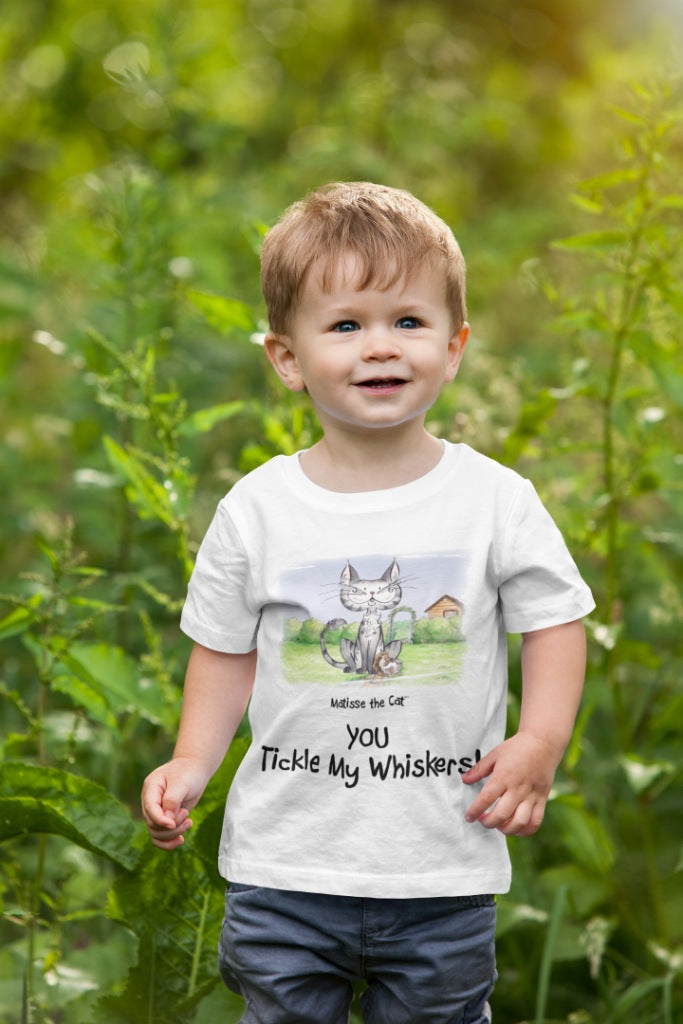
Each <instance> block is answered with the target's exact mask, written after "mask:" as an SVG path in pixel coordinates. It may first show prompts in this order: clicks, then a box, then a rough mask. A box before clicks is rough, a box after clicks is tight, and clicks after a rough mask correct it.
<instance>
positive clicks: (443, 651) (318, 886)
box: [142, 183, 593, 1024]
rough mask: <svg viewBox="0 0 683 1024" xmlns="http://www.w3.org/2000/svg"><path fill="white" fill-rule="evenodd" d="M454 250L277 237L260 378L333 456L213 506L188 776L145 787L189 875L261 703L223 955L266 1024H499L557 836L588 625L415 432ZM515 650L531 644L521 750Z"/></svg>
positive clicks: (385, 224) (354, 225)
mask: <svg viewBox="0 0 683 1024" xmlns="http://www.w3.org/2000/svg"><path fill="white" fill-rule="evenodd" d="M464 278H465V267H464V262H463V258H462V254H461V252H460V249H459V247H458V245H457V243H456V241H455V239H454V238H453V235H452V234H451V232H450V230H449V229H448V228H447V226H446V225H445V224H444V223H443V222H442V221H441V220H440V219H439V218H438V217H436V216H435V215H434V214H433V213H432V212H431V211H430V210H429V209H428V208H427V207H425V206H424V205H423V204H422V203H420V202H419V201H418V200H416V199H415V198H414V197H413V196H411V195H410V194H408V193H406V192H402V191H398V190H395V189H390V188H385V187H382V186H379V185H372V184H368V183H355V184H337V185H331V186H327V187H325V188H322V189H320V190H318V191H317V192H314V193H313V194H311V195H309V196H307V197H306V198H305V199H304V200H302V201H301V202H299V203H295V204H294V205H293V206H292V207H290V209H289V210H287V211H286V213H285V214H284V216H283V218H282V219H281V220H280V222H279V223H278V224H277V225H276V226H275V227H274V228H273V229H272V230H271V231H270V232H269V233H268V234H267V236H266V239H265V242H264V246H263V254H262V281H263V291H264V295H265V298H266V302H267V305H268V313H269V318H270V332H269V334H268V335H267V337H266V340H265V348H266V353H267V355H268V358H269V360H270V362H271V363H272V365H273V367H274V368H275V371H276V373H277V374H278V376H279V377H280V379H281V380H282V381H283V383H284V384H285V386H286V387H288V388H289V389H291V390H292V391H300V390H306V391H307V392H308V394H309V396H310V400H311V402H312V403H313V407H314V409H315V412H316V414H317V416H318V418H319V420H320V424H321V426H322V430H323V436H322V438H321V440H320V441H319V442H318V443H317V444H315V445H313V447H311V448H310V449H308V450H306V451H303V452H300V453H298V454H297V455H293V456H277V457H276V458H274V459H272V460H271V462H269V463H268V464H267V465H265V466H262V467H260V468H259V469H257V470H255V471H254V472H252V473H250V474H249V475H248V476H247V477H245V478H244V479H243V480H241V481H240V482H239V483H238V484H237V485H236V486H235V487H233V489H232V490H231V491H230V493H229V494H228V496H227V497H226V498H224V499H223V501H221V503H220V504H219V506H218V510H217V513H216V516H215V518H214V521H213V523H212V524H211V526H210V528H209V530H208V532H207V535H206V537H205V539H204V541H203V544H202V546H201V549H200V551H199V554H198V557H197V563H196V568H195V572H194V575H193V577H192V580H191V582H190V586H189V593H188V597H187V601H186V604H185V608H184V610H183V616H182V622H181V625H182V628H183V630H184V631H185V632H186V633H187V634H188V635H189V636H190V637H192V638H193V640H194V641H195V646H194V649H193V651H192V654H191V657H190V662H189V666H188V671H187V678H186V682H185V694H184V700H183V711H182V720H181V725H180V734H179V737H178V742H177V745H176V748H175V753H174V755H173V758H172V760H171V761H169V762H168V763H167V764H165V765H163V766H161V767H160V768H157V769H156V771H154V772H152V773H151V775H150V776H149V777H148V778H147V779H146V781H145V784H144V789H143V795H142V805H143V813H144V816H145V821H146V823H147V826H148V828H149V831H150V833H151V837H152V840H153V842H154V843H155V844H156V845H157V846H158V847H160V848H161V849H166V850H171V849H174V848H175V847H177V846H178V845H179V844H181V843H182V842H183V834H184V833H185V832H186V831H187V829H188V828H190V826H191V821H190V818H189V817H188V815H189V811H190V810H191V809H192V808H193V807H194V806H195V804H196V803H197V801H198V800H199V798H200V796H201V795H202V792H203V791H204V788H205V786H206V784H207V782H208V780H209V779H210V777H211V775H212V773H213V772H215V771H216V769H217V768H218V766H219V765H220V763H221V761H222V759H223V757H224V755H225V752H226V750H227V748H228V746H229V744H230V742H231V740H232V737H233V735H234V733H235V730H236V728H237V726H238V724H239V722H240V719H241V718H242V715H243V713H244V711H245V708H246V707H247V704H248V702H249V701H251V703H250V709H249V719H250V723H251V728H252V735H253V740H252V745H251V747H250V749H249V752H248V753H247V755H246V757H245V759H244V761H243V763H242V765H241V767H240V769H239V771H238V773H237V776H236V778H235V781H234V784H233V786H232V788H231V791H230V794H229V797H228V801H227V807H226V815H225V823H224V828H223V835H222V840H221V846H220V855H219V867H220V871H221V873H222V874H223V875H224V876H225V878H226V879H230V885H229V887H228V892H227V897H226V916H225V920H224V924H223V931H222V935H221V942H220V970H221V975H222V977H223V979H224V981H225V982H226V984H227V985H228V986H229V987H230V988H232V989H234V990H235V991H239V992H241V993H242V994H243V996H244V998H245V1000H246V1006H247V1009H246V1012H245V1015H244V1016H243V1017H242V1021H243V1022H248V1024H284V1022H291V1024H307V1022H310V1024H342V1022H345V1021H347V1020H348V1014H349V1006H350V1003H351V998H352V988H351V986H352V983H353V982H354V981H355V980H357V979H359V978H365V979H366V981H367V983H368V988H367V990H366V991H365V992H364V994H363V997H362V1009H363V1014H364V1020H365V1021H366V1022H368V1024H409V1022H410V1024H427V1022H433V1024H437V1022H439V1024H483V1022H486V1021H489V1020H490V1011H489V1009H488V998H489V996H490V994H491V991H492V988H493V984H494V981H495V976H496V975H495V961H494V949H493V940H494V928H495V907H494V897H493V894H495V893H502V892H506V891H507V889H508V887H509V880H510V870H509V859H508V856H507V850H506V841H505V836H507V835H521V836H525V835H530V834H531V833H533V832H535V831H536V830H537V829H538V827H539V825H540V824H541V820H542V818H543V813H544V808H545V804H546V801H547V798H548V793H549V791H550V787H551V784H552V781H553V776H554V774H555V770H556V768H557V766H558V763H559V761H560V759H561V757H562V755H563V753H564V750H565V747H566V745H567V742H568V740H569V737H570V734H571V730H572V726H573V722H574V718H575V714H576V710H577V706H578V702H579V697H580V693H581V688H582V684H583V675H584V667H585V639H584V630H583V626H582V623H581V621H580V620H581V618H582V616H584V615H586V614H587V613H588V612H589V611H591V609H592V608H593V601H592V598H591V595H590V591H589V590H588V588H587V587H586V585H585V584H584V583H583V582H582V580H581V579H580V577H579V574H578V572H577V569H576V566H575V565H574V563H573V561H572V560H571V557H570V556H569V554H568V552H567V550H566V547H565V545H564V542H563V540H562V538H561V536H560V534H559V532H558V530H557V528H556V527H555V526H554V524H553V523H552V521H551V519H550V517H549V516H548V514H547V513H546V512H545V510H544V509H543V507H542V505H541V503H540V502H539V500H538V498H537V496H536V494H535V491H534V490H533V487H532V486H531V484H530V483H529V482H528V481H525V480H523V479H522V478H521V477H519V476H518V475H517V474H516V473H514V472H513V471H511V470H509V469H505V468H503V467H502V466H500V465H498V464H497V463H495V462H493V461H491V460H490V459H487V458H485V457H484V456H482V455H479V454H477V453H476V452H475V451H473V450H472V449H471V448H469V447H467V446H466V445H463V444H450V443H447V442H444V441H441V440H438V439H437V438H436V437H434V436H432V435H431V434H429V433H428V432H427V431H426V430H425V426H424V421H425V414H426V412H427V410H428V409H429V408H430V406H431V405H432V404H433V403H434V401H435V400H436V398H437V397H438V395H439V392H440V390H441V388H442V387H443V386H444V385H445V384H448V383H449V382H450V381H452V380H453V379H454V377H455V375H456V373H457V371H458V367H459V365H460V360H461V358H462V355H463V351H464V348H465V344H466V342H467V337H468V334H469V327H468V325H467V323H466V321H465V298H464ZM506 632H519V633H522V635H523V643H522V671H523V697H522V708H521V719H520V724H519V730H518V732H517V733H516V734H515V735H513V736H511V737H510V738H509V739H507V740H504V734H505V711H506V636H505V634H506Z"/></svg>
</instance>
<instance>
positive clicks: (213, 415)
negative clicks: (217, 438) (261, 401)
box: [179, 401, 252, 437]
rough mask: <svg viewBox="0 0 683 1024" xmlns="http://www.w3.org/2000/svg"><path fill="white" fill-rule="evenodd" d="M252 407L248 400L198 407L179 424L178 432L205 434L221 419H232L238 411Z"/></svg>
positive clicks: (189, 434)
mask: <svg viewBox="0 0 683 1024" xmlns="http://www.w3.org/2000/svg"><path fill="white" fill-rule="evenodd" d="M250 408H252V404H251V403H250V402H242V401H238V402H224V403H222V404H221V405H212V406H209V408H208V409H198V410H197V412H193V413H192V414H191V415H190V416H188V417H187V419H185V420H183V422H182V423H181V424H180V428H179V433H180V434H182V435H183V437H195V436H196V435H197V434H206V433H208V431H209V430H211V429H212V428H213V427H215V426H216V424H217V423H221V422H222V421H223V420H228V419H232V417H233V416H236V415H237V414H238V413H240V412H244V410H246V409H250Z"/></svg>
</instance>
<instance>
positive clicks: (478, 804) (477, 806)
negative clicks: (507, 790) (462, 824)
mask: <svg viewBox="0 0 683 1024" xmlns="http://www.w3.org/2000/svg"><path fill="white" fill-rule="evenodd" d="M503 792H504V790H502V789H499V788H498V787H497V786H493V785H492V784H491V783H490V782H489V783H487V785H485V786H484V788H483V789H482V791H481V793H480V794H479V795H478V796H477V797H476V799H475V800H473V801H472V803H471V804H470V806H469V807H468V809H467V811H466V812H465V821H469V822H472V821H479V820H480V819H481V818H482V816H483V815H485V814H486V812H487V811H488V810H489V809H490V808H492V807H493V805H494V804H495V803H496V801H497V800H499V799H500V797H501V796H502V795H503Z"/></svg>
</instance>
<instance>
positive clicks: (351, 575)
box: [341, 562, 360, 583]
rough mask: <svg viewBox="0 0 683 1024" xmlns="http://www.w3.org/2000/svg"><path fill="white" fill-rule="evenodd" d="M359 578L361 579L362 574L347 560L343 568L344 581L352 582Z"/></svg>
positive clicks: (342, 577)
mask: <svg viewBox="0 0 683 1024" xmlns="http://www.w3.org/2000/svg"><path fill="white" fill-rule="evenodd" d="M358 579H360V576H359V575H358V573H357V572H356V570H355V569H354V567H353V566H352V565H351V563H350V562H347V563H346V565H345V566H344V568H343V569H342V574H341V581H342V583H351V582H352V581H353V582H355V581H356V580H358Z"/></svg>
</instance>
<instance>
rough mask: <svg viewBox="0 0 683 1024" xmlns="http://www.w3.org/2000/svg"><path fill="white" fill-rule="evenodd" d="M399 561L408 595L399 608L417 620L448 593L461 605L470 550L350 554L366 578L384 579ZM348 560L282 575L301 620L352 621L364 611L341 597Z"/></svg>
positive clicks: (287, 595)
mask: <svg viewBox="0 0 683 1024" xmlns="http://www.w3.org/2000/svg"><path fill="white" fill-rule="evenodd" d="M394 558H396V561H397V562H398V566H399V569H400V576H399V578H398V583H399V584H400V586H401V590H402V592H403V597H402V598H401V602H400V606H401V607H409V608H412V609H413V611H414V612H415V614H416V616H417V617H418V618H421V617H422V616H424V615H425V613H426V610H427V608H428V607H429V606H430V605H432V604H434V603H435V602H436V601H438V600H439V598H441V597H444V596H445V595H448V596H449V597H452V598H455V599H456V600H459V601H462V599H463V593H464V590H465V580H466V573H467V563H468V556H467V553H466V552H458V551H455V552H454V551H448V552H436V553H435V552H432V553H430V554H429V555H396V556H394V554H393V553H390V554H388V555H381V554H380V555H370V556H368V555H359V556H354V555H353V554H350V555H349V558H348V561H349V562H350V563H351V565H352V566H353V568H354V569H355V570H356V571H357V572H358V574H359V576H360V577H361V579H379V578H380V577H381V576H382V574H383V573H384V572H385V571H386V570H387V569H388V568H389V566H390V565H391V563H392V562H393V561H394ZM346 561H347V560H346V559H345V558H341V559H339V558H335V559H328V560H325V561H320V562H315V563H312V564H310V565H302V566H299V567H298V568H297V569H294V570H290V571H289V572H287V573H286V574H285V575H284V577H283V581H282V583H283V596H284V597H285V599H286V601H287V603H288V604H290V603H291V604H300V605H301V609H302V611H301V614H300V615H297V617H300V618H309V617H310V618H315V619H320V620H321V621H322V622H327V621H329V620H330V619H334V618H344V619H347V621H348V620H353V619H355V618H358V619H360V618H362V613H360V612H358V613H355V612H351V611H349V610H348V609H346V608H344V606H343V604H342V603H341V601H340V599H339V589H340V577H341V574H342V571H343V570H344V568H345V566H346Z"/></svg>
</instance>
